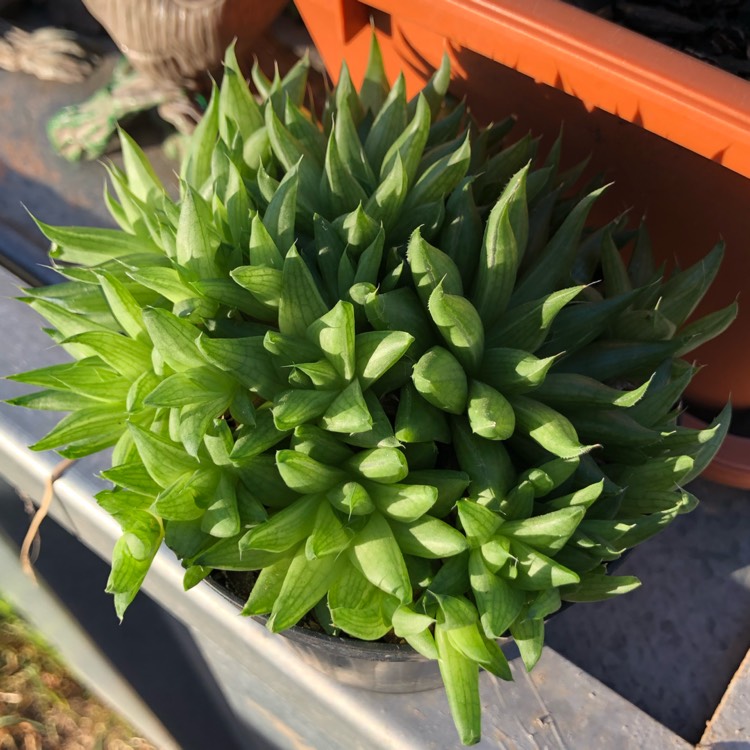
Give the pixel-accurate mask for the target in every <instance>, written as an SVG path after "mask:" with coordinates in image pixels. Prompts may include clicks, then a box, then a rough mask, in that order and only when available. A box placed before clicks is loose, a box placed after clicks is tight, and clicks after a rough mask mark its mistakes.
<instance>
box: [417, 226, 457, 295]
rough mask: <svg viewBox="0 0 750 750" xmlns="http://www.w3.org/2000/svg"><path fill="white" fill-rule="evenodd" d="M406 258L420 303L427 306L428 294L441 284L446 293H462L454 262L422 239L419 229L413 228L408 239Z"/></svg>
mask: <svg viewBox="0 0 750 750" xmlns="http://www.w3.org/2000/svg"><path fill="white" fill-rule="evenodd" d="M406 259H407V261H408V263H409V268H410V269H411V273H412V277H413V278H414V284H415V286H416V288H417V292H418V294H419V298H420V299H421V300H422V304H423V305H424V306H425V307H427V305H428V303H429V300H430V296H431V295H432V293H433V292H434V291H435V290H436V289H437V288H438V287H439V286H440V285H441V283H442V287H443V291H444V292H445V293H447V294H453V295H457V296H462V295H463V283H462V281H461V274H460V272H459V270H458V267H457V266H456V264H455V263H454V262H453V260H451V257H450V256H449V255H446V254H445V253H444V252H443V251H442V250H438V249H437V248H436V247H433V246H432V245H430V244H429V243H428V242H426V241H425V240H424V239H422V234H421V230H420V228H419V227H418V228H417V229H415V230H414V232H413V233H412V235H411V238H410V239H409V245H408V248H407V251H406Z"/></svg>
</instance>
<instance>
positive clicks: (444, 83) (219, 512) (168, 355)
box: [13, 44, 736, 743]
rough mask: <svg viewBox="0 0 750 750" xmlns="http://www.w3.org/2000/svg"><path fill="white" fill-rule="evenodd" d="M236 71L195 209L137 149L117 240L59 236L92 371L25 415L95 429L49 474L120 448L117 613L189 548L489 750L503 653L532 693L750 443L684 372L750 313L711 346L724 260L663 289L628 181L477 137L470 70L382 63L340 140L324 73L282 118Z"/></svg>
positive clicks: (257, 603) (209, 145) (195, 147)
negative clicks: (577, 624)
mask: <svg viewBox="0 0 750 750" xmlns="http://www.w3.org/2000/svg"><path fill="white" fill-rule="evenodd" d="M225 67H226V72H225V75H224V78H223V82H222V84H221V87H220V88H215V90H214V92H213V97H212V99H211V101H210V104H209V105H208V108H207V111H206V113H205V116H204V118H203V120H202V122H201V124H200V125H199V127H198V129H197V132H196V133H195V136H194V139H193V141H192V144H191V147H190V152H189V155H188V157H187V158H186V160H185V163H184V166H183V169H182V173H181V178H182V179H181V183H180V197H179V199H178V200H176V201H173V200H172V199H171V198H170V197H169V195H168V192H167V190H166V189H165V188H164V187H163V186H162V184H161V183H160V182H159V180H158V179H157V177H156V176H155V174H154V171H153V170H152V168H151V166H150V165H149V163H148V161H147V160H146V158H145V157H144V155H143V153H142V152H141V151H140V149H139V148H138V147H137V146H136V145H135V143H134V142H133V141H132V140H131V138H130V137H129V136H127V135H126V134H125V133H121V144H122V153H123V158H124V165H125V169H124V171H121V170H119V169H117V168H116V167H114V166H112V165H110V166H109V167H108V170H109V177H110V181H111V184H112V187H113V189H114V192H115V194H116V198H115V197H113V196H112V195H110V194H109V192H106V193H105V201H106V203H107V206H108V208H109V209H110V211H111V213H112V216H113V217H114V219H115V220H116V221H117V223H118V224H119V225H120V227H121V229H119V230H112V229H94V228H61V227H51V226H48V225H45V224H43V223H41V222H39V226H40V228H41V230H42V232H43V233H44V234H45V235H46V237H47V238H48V239H49V240H50V241H51V242H52V243H53V249H52V253H51V254H52V257H53V258H54V259H55V261H56V263H57V266H58V268H59V270H60V271H61V273H63V274H64V275H65V276H66V277H67V279H68V280H67V281H66V282H64V283H60V284H57V285H55V286H50V287H45V288H40V289H30V290H28V291H27V296H26V298H25V299H26V301H27V302H28V304H29V305H30V306H31V307H32V308H34V309H35V310H36V311H37V312H39V313H40V314H41V315H43V316H44V317H45V318H46V319H47V320H48V321H49V323H50V324H51V326H52V329H51V330H50V331H49V333H50V335H51V337H52V338H53V339H54V340H55V341H56V342H57V343H58V344H59V345H60V346H62V347H63V348H64V349H65V350H66V351H67V352H68V353H69V354H70V355H71V357H72V358H73V361H72V362H71V363H67V364H60V365H54V366H52V367H46V368H43V369H40V370H35V371H32V372H27V373H24V374H21V375H15V376H13V378H14V379H15V380H18V381H21V382H23V383H28V384H31V385H33V386H37V387H38V388H40V389H41V390H38V391H36V392H35V393H32V394H30V395H27V396H23V397H21V398H16V399H13V403H15V404H18V405H22V406H26V407H32V408H38V409H53V410H63V411H69V412H70V414H69V415H68V416H66V417H64V418H63V419H62V421H61V422H60V423H59V424H58V425H57V427H56V428H54V429H53V430H52V431H51V432H50V433H49V434H48V435H47V436H46V437H45V438H43V439H42V440H41V441H39V442H38V443H37V444H36V445H34V446H33V448H34V449H37V450H45V449H51V448H55V449H58V450H59V451H60V453H61V454H62V455H64V456H67V457H78V456H84V455H87V454H90V453H93V452H96V451H99V450H101V449H104V448H108V447H111V446H114V452H113V457H112V467H111V468H110V469H108V470H107V471H105V472H103V476H104V477H105V478H106V479H107V480H109V481H111V482H112V484H113V488H112V489H111V490H106V491H104V492H101V493H100V494H99V495H98V496H97V500H98V502H99V504H100V505H101V506H102V507H103V508H104V509H105V510H106V511H108V512H109V513H111V514H112V515H113V516H114V517H115V518H116V519H117V520H118V521H119V523H120V524H121V526H122V529H123V535H122V537H121V539H120V540H119V542H118V543H117V545H116V548H115V550H114V554H113V559H112V573H111V576H110V579H109V582H108V590H109V591H110V592H112V593H113V594H114V599H115V606H116V609H117V612H118V614H119V615H120V616H122V614H123V613H124V611H125V609H126V607H127V606H128V604H129V603H130V602H131V601H132V599H133V597H134V596H135V595H136V593H137V591H138V589H139V587H140V586H141V583H142V581H143V580H144V577H145V576H146V574H147V571H148V569H149V565H150V563H151V560H152V559H153V556H154V554H155V553H156V551H157V549H158V548H159V546H160V545H161V544H162V542H165V543H166V544H167V545H168V546H169V547H170V548H171V549H172V550H174V552H175V553H176V554H177V556H178V557H179V558H180V559H181V560H182V561H183V564H184V566H185V568H186V573H185V586H186V587H189V586H192V585H195V584H196V583H198V582H199V581H200V580H202V579H203V578H204V577H206V576H207V575H208V574H210V572H211V571H212V570H214V569H223V570H241V571H246V570H251V571H258V574H257V580H256V583H255V585H254V588H253V590H252V593H251V594H250V596H249V599H248V601H247V604H246V606H245V608H244V613H245V614H248V615H261V614H263V615H268V616H269V617H268V627H269V628H271V629H272V630H274V631H281V630H284V629H285V628H289V627H291V626H293V625H295V624H296V623H297V622H299V621H300V619H301V618H303V617H304V616H305V615H307V613H309V612H310V611H313V612H314V613H315V615H316V616H317V618H318V621H319V622H320V624H321V625H322V626H323V627H324V628H326V629H327V630H329V631H331V632H334V633H343V634H349V635H351V636H354V637H356V638H361V639H370V640H372V639H378V638H381V637H382V636H384V635H385V634H387V633H389V632H390V631H393V633H395V635H396V636H397V637H399V638H401V639H403V640H404V641H406V642H407V643H408V644H410V645H411V646H412V647H413V648H415V649H416V650H417V651H418V652H420V653H421V654H423V655H425V656H426V657H428V658H431V659H437V660H438V662H439V666H440V670H441V672H442V675H443V678H444V682H445V686H446V689H447V694H448V699H449V703H450V707H451V711H452V713H453V717H454V720H455V723H456V726H457V728H458V731H459V734H460V737H461V740H462V741H463V742H464V743H472V742H475V741H477V740H478V739H479V735H480V703H479V694H478V672H479V668H480V667H481V668H484V669H486V670H489V671H491V672H493V673H494V674H496V675H498V676H499V677H501V678H504V679H509V678H510V677H511V673H510V669H509V666H508V663H507V661H506V658H505V656H504V654H503V651H502V650H501V649H500V647H499V646H498V644H497V639H498V638H499V637H501V636H503V635H506V634H508V633H509V634H510V635H511V636H512V637H513V638H514V639H515V641H516V642H517V644H518V646H519V649H520V653H521V657H522V659H523V662H524V663H525V665H526V667H527V668H528V669H531V668H532V667H533V666H534V664H535V663H536V661H537V660H538V658H539V656H540V653H541V649H542V644H543V639H544V622H545V618H546V617H548V616H549V615H550V614H551V613H552V612H554V611H555V610H557V609H558V608H559V607H560V606H561V602H563V601H573V602H582V601H592V600H596V599H604V598H608V597H611V596H614V595H617V594H622V593H625V592H627V591H630V590H631V589H633V588H635V587H636V586H637V585H638V581H637V580H636V579H635V578H633V577H631V576H613V575H610V574H609V573H608V570H607V566H608V564H609V563H610V562H611V561H613V560H616V559H618V558H619V557H620V556H621V554H622V553H623V551H624V550H626V549H628V548H631V547H633V546H635V545H637V544H639V543H641V542H642V541H644V540H645V539H647V538H649V537H650V536H652V535H653V534H655V533H656V532H658V531H660V530H661V529H662V528H664V527H665V526H666V525H667V524H669V523H670V522H671V521H673V520H674V519H675V517H676V516H677V515H679V514H681V513H683V512H686V511H688V510H690V509H691V508H692V507H693V506H694V504H695V499H694V498H693V497H692V496H691V495H690V493H688V492H687V491H686V490H685V489H683V485H684V484H685V483H686V482H687V481H689V480H690V479H691V478H692V477H694V476H696V475H697V474H698V473H699V472H700V471H701V470H702V468H703V467H704V466H705V465H706V464H707V462H708V461H709V460H710V459H711V457H712V456H713V454H714V452H715V451H716V450H717V448H718V445H719V443H720V442H721V440H722V438H723V436H724V434H725V432H726V429H727V422H728V419H727V412H726V410H725V412H724V413H722V415H721V416H720V418H719V419H717V421H716V422H715V423H714V424H712V425H711V426H710V427H709V428H708V429H705V430H702V431H697V430H689V429H686V428H683V427H680V426H679V425H678V424H677V421H676V420H677V416H678V413H679V399H680V395H681V393H682V392H683V390H684V388H685V386H686V385H687V383H688V382H689V380H690V378H691V376H692V375H693V373H694V371H695V367H694V366H693V365H692V364H690V363H689V362H687V361H685V360H683V359H681V357H682V356H683V355H684V354H686V353H687V352H689V351H690V350H691V349H692V348H693V347H694V346H696V345H698V344H699V343H701V342H703V341H705V340H707V339H708V338H711V337H712V336H714V335H716V334H718V333H720V332H721V330H723V329H724V328H725V327H726V326H727V325H728V324H729V323H730V322H731V320H732V319H733V317H734V315H735V312H736V310H735V306H734V305H731V306H730V307H728V308H726V309H725V310H721V311H718V312H716V313H713V314H711V315H708V316H706V317H704V318H702V319H700V320H698V321H694V322H686V321H687V320H688V318H689V316H691V314H692V313H693V311H694V310H695V307H696V305H697V303H698V301H699V300H700V298H701V297H702V295H703V293H704V292H705V291H706V289H707V287H708V285H709V284H710V283H711V280H712V278H713V276H714V275H715V273H716V270H717V268H718V264H719V262H720V260H721V255H722V248H721V247H720V246H719V247H717V248H715V249H714V250H713V251H712V252H711V253H709V254H708V255H707V256H706V258H705V259H704V260H703V261H702V262H700V263H698V264H697V265H695V266H693V267H690V268H687V269H684V270H678V271H675V272H673V273H672V274H671V275H670V276H669V278H668V279H666V278H665V275H664V270H663V269H659V268H655V267H654V264H653V260H652V256H651V251H650V247H649V241H648V235H647V233H646V231H645V229H644V228H643V227H641V228H639V229H637V230H631V229H628V227H627V225H626V220H625V217H618V218H616V219H614V220H613V221H612V222H610V223H608V224H606V225H604V226H600V227H597V228H590V227H587V226H586V222H587V217H588V213H589V209H590V208H591V206H592V204H593V203H594V201H595V200H596V199H597V197H598V196H599V195H600V193H601V192H602V188H598V187H595V188H592V187H591V186H588V187H585V188H583V189H581V188H580V187H578V183H579V182H580V175H581V174H582V167H576V168H575V169H572V170H569V171H562V170H561V169H560V166H559V162H560V142H559V141H558V142H557V143H556V144H554V146H553V147H552V149H551V150H550V153H549V155H548V156H547V157H546V159H545V160H544V161H541V160H539V159H538V158H537V156H536V150H537V148H536V147H537V143H536V141H535V140H533V139H532V138H531V137H530V136H528V135H527V136H525V137H522V138H520V139H518V140H515V141H511V142H510V144H509V143H508V142H509V138H508V134H509V132H510V130H511V127H512V124H513V123H512V120H507V121H505V122H502V123H500V124H493V125H490V126H488V127H479V126H478V125H477V124H476V123H475V122H474V121H473V120H472V118H471V116H470V114H469V113H468V112H467V110H466V107H465V106H464V104H463V103H460V102H458V103H456V102H454V101H451V100H450V99H449V98H448V97H446V94H447V88H448V82H449V68H448V64H447V62H444V63H443V65H442V66H441V68H440V69H439V70H438V71H437V72H436V73H435V75H434V76H433V78H432V79H431V81H430V82H429V83H428V85H427V86H426V88H425V89H424V90H423V91H422V92H421V93H420V94H419V95H418V96H417V97H416V98H415V99H412V100H410V101H409V100H407V97H406V91H405V84H404V78H403V76H401V77H399V79H398V80H397V81H396V83H395V84H394V85H393V87H391V86H390V85H389V83H388V81H387V78H386V76H385V73H384V69H383V65H382V61H381V58H380V53H379V50H378V47H377V45H376V44H373V47H372V51H371V56H370V62H369V66H368V70H367V75H366V77H365V80H364V83H363V85H362V87H361V89H360V90H359V92H358V91H357V90H356V89H355V87H354V86H353V84H352V81H351V78H350V76H349V74H348V71H347V69H346V67H344V68H343V70H342V72H341V76H340V79H339V82H338V85H337V86H336V88H335V90H334V91H333V92H332V93H331V95H330V96H329V97H328V99H327V101H326V103H325V109H324V111H323V114H322V118H321V120H318V118H317V117H316V114H315V112H314V108H313V107H310V108H306V107H305V106H304V103H303V101H304V92H305V80H306V61H304V60H303V61H301V62H300V63H299V65H297V66H296V67H295V68H294V69H293V70H292V71H291V72H290V73H289V74H288V75H287V76H286V77H285V78H283V79H281V78H280V77H279V76H278V75H277V76H276V77H275V78H274V80H272V81H271V80H269V79H267V78H265V77H264V76H263V74H262V73H261V72H260V71H259V70H258V69H257V68H256V69H254V70H253V80H254V82H255V85H256V87H257V89H258V90H259V92H260V103H258V102H257V101H256V99H255V98H254V97H253V95H252V94H251V91H250V89H249V87H248V85H247V84H246V82H245V80H244V78H243V77H242V75H241V74H240V71H239V68H238V66H237V62H236V59H235V57H234V53H233V50H231V49H230V50H229V51H228V53H227V58H226V66H225Z"/></svg>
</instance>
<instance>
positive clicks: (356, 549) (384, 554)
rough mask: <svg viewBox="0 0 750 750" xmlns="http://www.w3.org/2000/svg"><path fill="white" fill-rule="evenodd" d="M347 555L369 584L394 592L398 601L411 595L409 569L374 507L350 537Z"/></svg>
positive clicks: (385, 523) (389, 592) (391, 534)
mask: <svg viewBox="0 0 750 750" xmlns="http://www.w3.org/2000/svg"><path fill="white" fill-rule="evenodd" d="M348 554H349V558H350V559H351V560H352V562H353V563H354V564H355V565H356V566H357V567H358V569H359V570H360V571H361V572H362V574H363V575H364V576H365V578H367V580H368V581H370V583H372V584H373V586H377V587H378V588H379V589H382V590H383V591H385V592H386V593H387V594H391V595H392V596H395V597H396V598H397V599H398V600H399V602H401V603H402V604H408V603H409V602H410V601H411V599H412V592H411V583H410V581H409V572H408V570H407V569H406V563H405V562H404V558H403V555H402V554H401V550H400V549H399V545H398V543H397V542H396V539H395V537H394V536H393V532H392V531H391V527H390V526H389V525H388V522H387V521H386V520H385V518H383V516H381V515H380V513H378V512H377V511H375V512H374V513H372V515H370V517H369V519H368V521H367V524H366V525H365V526H364V528H363V529H361V530H360V531H359V532H358V533H357V535H356V536H355V537H354V542H353V544H352V545H351V546H350V547H349V550H348Z"/></svg>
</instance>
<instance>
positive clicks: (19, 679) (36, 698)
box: [0, 598, 155, 750]
mask: <svg viewBox="0 0 750 750" xmlns="http://www.w3.org/2000/svg"><path fill="white" fill-rule="evenodd" d="M94 748H96V749H97V750H126V748H133V749H137V750H155V748H154V746H153V745H151V744H150V743H149V742H147V741H146V740H144V739H141V738H139V737H137V736H135V733H134V732H133V730H132V729H131V728H130V727H128V726H127V724H125V722H123V720H122V719H121V718H120V717H119V716H117V715H116V714H115V713H113V712H112V711H111V710H110V709H109V708H107V707H106V706H105V705H103V704H102V702H101V701H99V700H97V699H96V698H94V697H92V695H91V694H90V693H89V692H88V691H87V690H86V689H85V688H83V687H82V686H81V685H80V684H79V683H78V682H77V681H76V680H75V678H74V677H72V676H71V675H70V674H69V673H68V672H67V670H66V669H65V667H64V665H62V664H61V662H60V661H59V659H58V658H57V656H56V655H55V654H54V652H53V651H52V649H51V648H50V647H49V646H48V645H47V644H46V643H45V642H44V640H43V639H42V638H41V637H40V636H39V635H38V634H37V633H35V632H34V631H33V630H32V629H31V628H30V627H29V626H28V624H27V623H26V622H24V621H23V620H22V619H20V618H19V617H18V616H17V615H16V614H15V612H14V611H13V610H12V609H11V607H10V606H9V605H8V604H7V603H6V602H5V601H3V599H2V598H0V750H89V749H91V750H93V749H94Z"/></svg>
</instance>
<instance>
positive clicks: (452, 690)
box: [435, 622, 482, 745]
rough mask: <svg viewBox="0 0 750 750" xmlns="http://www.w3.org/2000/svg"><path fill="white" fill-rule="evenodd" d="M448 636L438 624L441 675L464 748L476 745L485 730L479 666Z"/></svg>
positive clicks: (436, 626)
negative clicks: (483, 729) (482, 728)
mask: <svg viewBox="0 0 750 750" xmlns="http://www.w3.org/2000/svg"><path fill="white" fill-rule="evenodd" d="M448 633H449V631H447V630H446V629H445V627H444V626H443V625H441V623H439V622H438V623H437V624H436V625H435V643H436V645H437V650H438V664H439V666H440V674H441V676H442V678H443V683H444V684H445V692H446V695H447V696H448V705H449V706H450V709H451V716H452V717H453V721H454V723H455V725H456V729H457V730H458V735H459V738H460V740H461V742H462V744H464V745H474V744H476V743H477V742H479V739H480V737H481V727H482V723H481V722H482V719H481V703H480V698H479V665H478V664H477V662H476V661H474V660H473V659H468V658H467V657H466V656H464V654H463V653H461V651H459V650H458V649H457V648H456V647H455V646H453V644H452V643H451V640H450V637H449V634H448Z"/></svg>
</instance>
